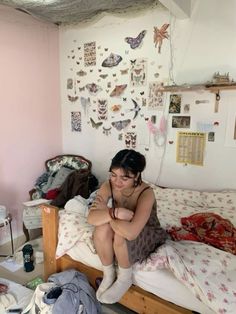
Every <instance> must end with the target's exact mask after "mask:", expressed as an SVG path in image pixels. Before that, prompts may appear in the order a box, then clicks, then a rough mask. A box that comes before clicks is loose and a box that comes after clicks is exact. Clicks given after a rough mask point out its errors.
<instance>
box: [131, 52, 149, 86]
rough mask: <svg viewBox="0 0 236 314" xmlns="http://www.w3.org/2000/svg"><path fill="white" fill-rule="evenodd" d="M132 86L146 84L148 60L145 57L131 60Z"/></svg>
mask: <svg viewBox="0 0 236 314" xmlns="http://www.w3.org/2000/svg"><path fill="white" fill-rule="evenodd" d="M130 64H131V66H130V86H131V87H137V86H144V85H146V83H147V60H146V59H143V58H139V59H135V60H130Z"/></svg>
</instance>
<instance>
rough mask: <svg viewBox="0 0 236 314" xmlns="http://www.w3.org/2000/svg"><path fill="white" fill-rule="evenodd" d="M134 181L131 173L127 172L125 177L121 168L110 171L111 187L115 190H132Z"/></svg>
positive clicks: (134, 177)
mask: <svg viewBox="0 0 236 314" xmlns="http://www.w3.org/2000/svg"><path fill="white" fill-rule="evenodd" d="M135 179H136V176H135V175H134V174H133V173H131V172H129V173H128V175H127V174H126V173H125V172H124V170H123V169H122V168H116V169H112V170H111V172H110V180H111V183H112V187H113V188H114V189H116V190H123V189H128V188H132V187H133V186H134V181H135Z"/></svg>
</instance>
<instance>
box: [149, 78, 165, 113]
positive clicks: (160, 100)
mask: <svg viewBox="0 0 236 314" xmlns="http://www.w3.org/2000/svg"><path fill="white" fill-rule="evenodd" d="M162 89H163V86H162V84H161V83H158V82H151V83H149V95H148V109H151V110H152V109H153V110H161V111H162V110H163V107H164V93H163V91H162Z"/></svg>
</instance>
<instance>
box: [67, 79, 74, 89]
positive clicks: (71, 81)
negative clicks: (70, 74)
mask: <svg viewBox="0 0 236 314" xmlns="http://www.w3.org/2000/svg"><path fill="white" fill-rule="evenodd" d="M66 88H67V89H73V79H72V78H68V79H67V84H66Z"/></svg>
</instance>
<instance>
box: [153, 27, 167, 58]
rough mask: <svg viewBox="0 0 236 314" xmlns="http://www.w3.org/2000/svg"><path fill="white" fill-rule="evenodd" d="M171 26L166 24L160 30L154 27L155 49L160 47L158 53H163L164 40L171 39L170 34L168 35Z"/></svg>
mask: <svg viewBox="0 0 236 314" xmlns="http://www.w3.org/2000/svg"><path fill="white" fill-rule="evenodd" d="M169 25H170V24H167V23H165V24H163V25H162V26H161V28H160V29H159V28H157V27H156V26H154V37H153V41H154V44H155V47H157V45H158V53H161V46H162V42H163V40H164V39H168V38H169V34H168V33H167V28H168V27H169Z"/></svg>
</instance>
